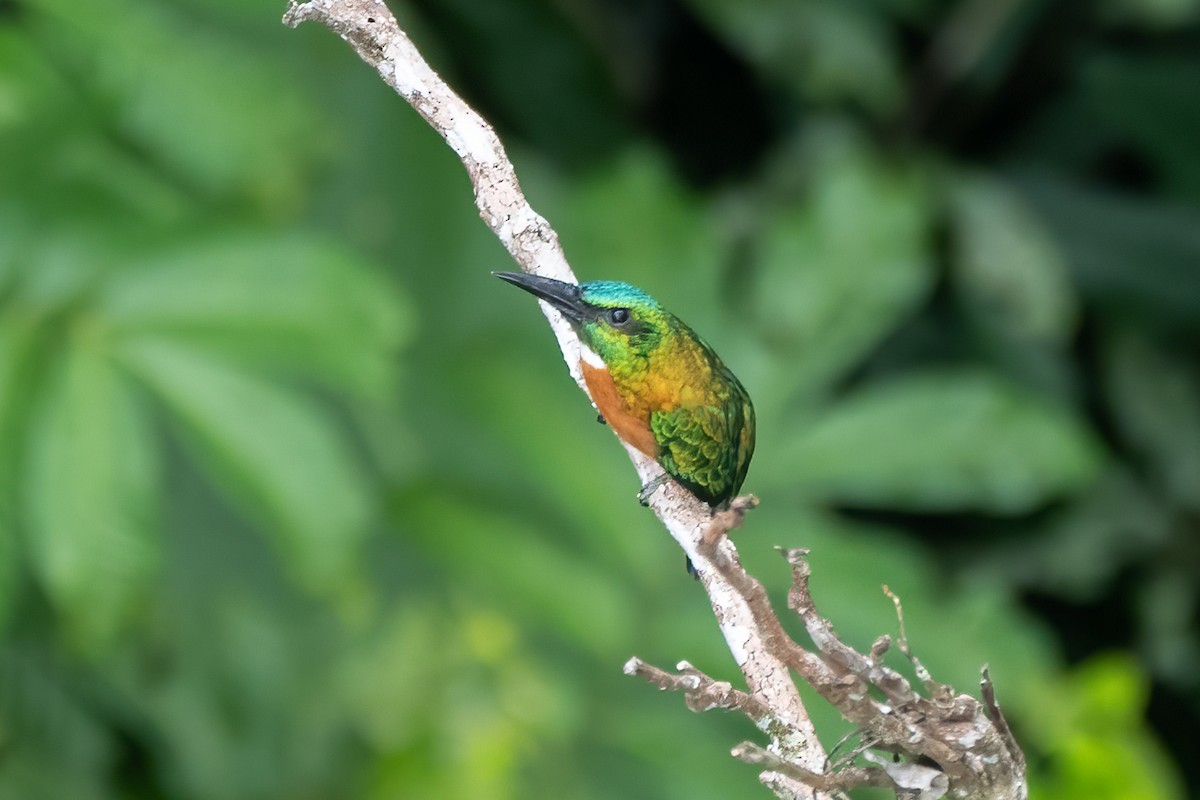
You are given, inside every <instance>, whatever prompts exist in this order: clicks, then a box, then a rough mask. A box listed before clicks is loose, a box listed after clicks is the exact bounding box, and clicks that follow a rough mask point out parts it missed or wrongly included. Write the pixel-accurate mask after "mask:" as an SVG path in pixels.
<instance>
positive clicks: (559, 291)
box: [492, 272, 588, 322]
mask: <svg viewBox="0 0 1200 800" xmlns="http://www.w3.org/2000/svg"><path fill="white" fill-rule="evenodd" d="M492 274H493V275H495V276H496V277H497V278H499V279H500V280H502V281H507V282H508V283H511V284H512V285H514V286H520V287H521V288H522V289H524V290H525V291H527V292H529V293H530V294H532V295H533V296H535V297H537V298H539V299H541V300H545V301H546V302H547V303H549V304H550V305H552V306H554V307H555V308H557V309H558V310H559V311H561V312H562V313H563V315H564V316H566V317H567V318H568V319H572V320H575V321H577V322H580V321H582V320H583V319H584V317H585V316H586V314H587V312H588V305H587V304H586V303H584V302H583V300H581V299H580V297H579V286H577V285H576V284H574V283H566V282H565V281H556V280H554V279H553V278H543V277H542V276H541V275H530V274H529V273H526V272H493V273H492Z"/></svg>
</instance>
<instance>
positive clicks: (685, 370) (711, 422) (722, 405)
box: [498, 273, 755, 507]
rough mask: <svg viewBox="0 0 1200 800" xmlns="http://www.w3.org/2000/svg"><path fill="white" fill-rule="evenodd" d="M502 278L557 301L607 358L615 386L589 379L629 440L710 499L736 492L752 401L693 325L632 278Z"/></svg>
mask: <svg viewBox="0 0 1200 800" xmlns="http://www.w3.org/2000/svg"><path fill="white" fill-rule="evenodd" d="M498 276H499V277H501V278H503V279H505V280H507V281H509V282H511V283H515V284H517V285H518V286H521V287H522V288H524V289H526V290H528V291H530V292H532V293H533V294H535V295H537V296H538V297H540V298H541V299H542V300H545V301H546V302H548V303H550V304H551V305H553V306H554V307H555V308H557V309H558V310H559V311H560V312H561V313H562V314H563V316H565V317H566V318H567V320H568V321H569V322H570V323H571V325H572V326H573V327H574V328H575V330H576V331H577V332H578V334H579V337H580V339H581V340H582V341H583V343H584V344H585V345H586V346H587V347H588V348H590V349H591V350H592V351H593V352H595V353H596V355H598V356H599V357H600V359H601V360H602V361H603V362H604V366H605V367H606V368H607V374H608V376H611V379H612V385H611V387H608V386H607V385H606V384H602V383H600V382H599V381H600V379H596V378H592V379H589V384H588V385H589V389H591V391H592V396H593V399H594V400H595V401H596V403H597V406H598V407H599V408H600V412H601V414H603V415H604V417H605V419H606V420H607V421H608V423H609V424H610V425H612V426H613V428H614V430H616V431H617V433H618V434H619V435H620V436H621V437H622V438H623V439H625V440H626V441H628V442H629V443H630V444H632V445H634V446H635V447H638V449H640V450H642V451H643V452H647V453H650V454H651V455H653V456H654V457H655V458H656V459H657V460H658V462H659V464H661V465H662V467H663V469H664V470H665V471H666V473H667V474H668V475H670V476H671V477H673V478H674V479H675V480H677V481H678V482H679V483H680V484H681V485H683V486H684V487H685V488H687V489H688V490H689V491H691V492H692V493H693V494H695V495H696V496H697V497H698V498H700V499H701V500H703V501H704V502H705V503H707V504H709V505H710V506H713V507H716V506H720V505H723V504H725V503H728V502H729V500H731V499H732V498H733V497H734V496H736V495H737V493H738V491H739V490H740V489H741V487H742V482H743V481H744V480H745V479H746V471H747V469H748V468H749V466H750V457H751V456H752V455H753V453H754V438H755V435H754V434H755V426H754V407H753V405H752V404H751V402H750V396H749V395H748V394H747V393H746V390H745V388H743V386H742V384H741V382H739V381H738V379H737V378H736V377H735V376H734V375H733V373H732V372H730V370H729V368H728V367H726V366H725V364H724V363H723V362H722V361H721V359H720V358H719V357H718V356H717V354H716V353H715V352H713V350H712V348H711V347H709V346H708V345H707V344H705V342H704V341H703V340H702V339H701V338H700V337H699V336H697V335H696V333H695V332H694V331H693V330H692V329H691V328H689V327H688V326H687V325H686V324H684V323H683V321H681V320H680V319H679V318H678V317H675V316H674V315H673V314H671V313H670V312H668V311H667V310H666V309H664V308H663V307H662V306H661V305H660V304H659V303H658V302H657V301H656V300H654V298H652V297H651V296H650V295H648V294H646V293H645V292H644V291H642V290H641V289H638V288H637V287H634V286H631V285H629V284H627V283H618V282H615V281H594V282H590V283H582V284H579V285H578V286H576V285H574V284H569V283H563V282H561V281H554V280H550V279H547V278H541V277H538V276H533V275H525V274H522V273H498ZM584 374H585V377H587V376H588V374H589V372H588V369H587V368H586V367H585V369H584ZM592 380H596V381H597V383H596V385H593V383H592ZM612 390H615V392H614V391H612ZM609 395H613V396H612V397H610V396H609ZM650 437H653V438H652V441H651V439H650Z"/></svg>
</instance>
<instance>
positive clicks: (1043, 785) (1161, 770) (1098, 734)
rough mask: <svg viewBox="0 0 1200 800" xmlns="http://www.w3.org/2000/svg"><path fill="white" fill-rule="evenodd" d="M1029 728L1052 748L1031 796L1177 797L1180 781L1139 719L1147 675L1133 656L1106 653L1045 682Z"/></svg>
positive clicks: (1076, 799) (1092, 799) (1067, 799)
mask: <svg viewBox="0 0 1200 800" xmlns="http://www.w3.org/2000/svg"><path fill="white" fill-rule="evenodd" d="M1044 693H1045V697H1044V698H1043V702H1042V703H1041V704H1039V706H1038V712H1037V713H1038V720H1039V722H1038V724H1037V725H1035V726H1033V727H1032V729H1031V730H1030V731H1029V734H1028V735H1029V736H1030V738H1031V739H1034V740H1035V741H1036V740H1037V739H1041V740H1042V744H1043V748H1044V749H1045V750H1046V752H1047V755H1049V756H1050V758H1049V759H1047V760H1046V763H1045V765H1044V766H1043V770H1044V774H1043V775H1041V776H1039V777H1040V780H1038V779H1035V780H1031V781H1030V787H1031V789H1033V790H1034V791H1031V793H1030V797H1031V798H1034V800H1042V798H1046V800H1050V798H1053V800H1109V799H1110V798H1111V800H1181V798H1183V797H1184V793H1183V787H1182V786H1181V785H1180V784H1181V782H1180V779H1179V776H1178V775H1177V774H1176V772H1175V770H1174V769H1173V766H1172V764H1171V762H1170V761H1169V759H1168V757H1167V755H1166V753H1165V752H1164V749H1163V747H1162V745H1161V743H1159V742H1158V741H1157V740H1156V738H1155V737H1154V735H1153V734H1152V733H1151V731H1150V730H1149V729H1148V728H1147V726H1146V723H1145V721H1144V717H1145V708H1146V702H1147V695H1148V687H1147V677H1146V675H1145V674H1144V672H1143V669H1142V667H1141V666H1140V665H1139V664H1138V663H1137V662H1136V661H1135V660H1134V659H1133V657H1132V656H1128V655H1119V654H1115V653H1113V654H1107V655H1102V656H1097V657H1094V658H1092V659H1091V660H1089V661H1087V662H1085V663H1084V664H1082V665H1081V666H1080V667H1079V668H1078V669H1076V670H1075V671H1074V672H1073V673H1072V674H1071V675H1069V676H1067V678H1065V679H1064V680H1061V681H1058V682H1056V683H1054V684H1050V685H1049V686H1047V687H1046V688H1045V689H1044Z"/></svg>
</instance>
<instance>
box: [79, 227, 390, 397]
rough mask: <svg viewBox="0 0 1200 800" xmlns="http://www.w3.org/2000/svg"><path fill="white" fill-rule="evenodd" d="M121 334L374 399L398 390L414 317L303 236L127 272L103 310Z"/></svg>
mask: <svg viewBox="0 0 1200 800" xmlns="http://www.w3.org/2000/svg"><path fill="white" fill-rule="evenodd" d="M98 312H99V313H100V314H102V315H103V316H105V317H106V318H107V319H108V320H109V321H110V323H111V324H112V326H113V327H114V328H115V330H116V332H117V334H118V335H120V336H125V337H130V338H135V339H141V338H145V337H153V338H154V339H164V338H169V339H170V340H172V341H177V342H180V343H182V344H187V345H200V346H203V347H204V348H205V349H208V350H217V351H220V352H221V353H223V354H226V355H228V356H231V357H234V358H237V359H241V360H244V361H246V362H247V363H251V364H254V365H265V366H268V367H273V368H276V369H283V370H291V371H294V372H301V373H303V374H306V375H309V376H313V377H316V378H318V379H322V380H325V381H327V382H329V383H332V384H335V385H337V386H339V387H342V388H350V389H353V390H354V391H356V392H359V393H362V394H365V395H370V396H373V397H384V396H388V395H389V394H390V393H391V392H392V391H393V390H394V388H395V379H396V361H397V351H398V350H399V348H400V345H401V344H402V343H403V342H404V340H405V339H407V338H408V335H409V331H410V330H411V327H412V324H411V321H410V320H411V311H410V309H409V307H408V305H407V304H406V303H405V302H403V297H402V296H401V295H400V293H399V292H398V291H397V289H396V288H395V287H394V286H392V285H391V284H389V283H388V282H387V281H386V280H384V279H383V278H382V277H381V276H380V275H379V274H378V273H376V272H375V271H374V270H372V269H371V268H370V267H368V266H367V265H365V264H364V263H363V262H362V261H361V260H359V259H357V258H355V257H353V256H351V255H350V254H349V253H347V252H346V251H345V250H343V249H341V248H338V247H335V246H333V245H331V244H329V243H327V242H324V241H321V240H318V239H315V238H313V237H309V236H304V235H298V234H283V235H274V236H260V235H249V234H229V233H226V234H225V235H223V236H217V237H212V238H210V239H208V240H202V241H198V242H189V243H188V244H187V245H186V246H184V247H181V248H179V249H175V250H169V251H167V252H159V253H154V254H152V255H150V256H147V257H146V258H145V259H144V260H143V261H141V262H138V263H134V264H132V265H130V266H129V267H128V268H127V269H125V270H123V271H122V272H121V273H120V274H118V275H116V276H114V278H113V280H111V281H110V282H109V284H108V285H107V286H106V288H105V291H104V293H103V295H102V296H101V299H100V301H99V304H98Z"/></svg>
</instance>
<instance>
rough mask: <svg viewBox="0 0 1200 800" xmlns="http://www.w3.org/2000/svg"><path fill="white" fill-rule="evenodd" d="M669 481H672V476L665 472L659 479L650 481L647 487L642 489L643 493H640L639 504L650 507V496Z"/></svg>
mask: <svg viewBox="0 0 1200 800" xmlns="http://www.w3.org/2000/svg"><path fill="white" fill-rule="evenodd" d="M669 480H671V476H669V475H667V473H665V472H664V473H663V474H662V475H659V476H658V477H657V478H653V479H652V480H650V481H648V482H647V483H646V485H645V486H643V487H642V488H641V491H639V492H638V496H637V497H638V502H639V503H641V504H642V506H648V505H650V496H651V495H652V494H654V493H655V492H656V491H657V490H658V489H659V487H661V486H662V485H663V484H665V483H666V482H667V481H669Z"/></svg>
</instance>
